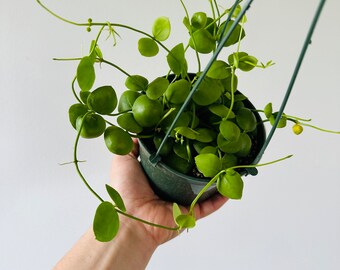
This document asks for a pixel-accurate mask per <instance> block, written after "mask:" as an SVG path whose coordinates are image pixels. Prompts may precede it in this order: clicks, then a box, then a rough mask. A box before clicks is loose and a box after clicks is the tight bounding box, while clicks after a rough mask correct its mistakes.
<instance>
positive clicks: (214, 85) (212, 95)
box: [192, 77, 224, 106]
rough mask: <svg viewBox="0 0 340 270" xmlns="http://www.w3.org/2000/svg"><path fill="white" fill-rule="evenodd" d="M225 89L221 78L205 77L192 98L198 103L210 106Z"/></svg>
mask: <svg viewBox="0 0 340 270" xmlns="http://www.w3.org/2000/svg"><path fill="white" fill-rule="evenodd" d="M223 91H224V88H223V86H222V84H221V82H220V80H215V79H211V78H209V77H205V78H204V79H203V81H202V83H201V84H200V86H199V87H198V89H197V91H196V92H195V94H194V95H193V97H192V98H193V100H194V102H195V103H196V104H198V105H201V106H208V105H210V104H212V103H214V102H215V101H217V100H218V99H219V98H220V97H221V95H222V93H223Z"/></svg>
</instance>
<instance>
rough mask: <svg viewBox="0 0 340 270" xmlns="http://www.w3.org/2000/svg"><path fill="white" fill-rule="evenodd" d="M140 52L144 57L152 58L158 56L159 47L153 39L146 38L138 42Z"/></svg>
mask: <svg viewBox="0 0 340 270" xmlns="http://www.w3.org/2000/svg"><path fill="white" fill-rule="evenodd" d="M138 51H139V52H140V54H141V55H143V56H146V57H152V56H155V55H157V54H158V52H159V47H158V45H157V43H156V42H155V41H154V40H153V39H151V38H146V37H144V38H141V39H140V40H139V41H138Z"/></svg>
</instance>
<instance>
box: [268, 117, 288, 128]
mask: <svg viewBox="0 0 340 270" xmlns="http://www.w3.org/2000/svg"><path fill="white" fill-rule="evenodd" d="M277 114H278V113H274V114H273V115H272V116H270V117H269V122H270V124H271V125H274V123H275V121H276V118H277ZM286 125H287V116H285V115H284V114H283V115H282V117H281V119H280V120H279V123H278V125H277V128H284V127H285V126H286Z"/></svg>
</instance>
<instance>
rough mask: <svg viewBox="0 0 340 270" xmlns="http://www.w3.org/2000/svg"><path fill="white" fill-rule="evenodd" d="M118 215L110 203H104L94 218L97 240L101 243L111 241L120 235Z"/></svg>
mask: <svg viewBox="0 0 340 270" xmlns="http://www.w3.org/2000/svg"><path fill="white" fill-rule="evenodd" d="M118 230H119V217H118V213H117V211H116V209H115V207H114V206H113V204H112V203H110V202H102V203H101V204H100V205H99V206H98V208H97V210H96V214H95V216H94V221H93V231H94V235H95V237H96V239H97V240H98V241H101V242H109V241H111V240H112V239H113V238H114V237H115V236H116V235H117V233H118Z"/></svg>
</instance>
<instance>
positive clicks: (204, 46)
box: [189, 28, 216, 54]
mask: <svg viewBox="0 0 340 270" xmlns="http://www.w3.org/2000/svg"><path fill="white" fill-rule="evenodd" d="M189 46H190V47H191V48H193V49H194V50H196V51H197V52H199V53H203V54H207V53H211V52H212V51H213V50H214V49H215V47H216V41H215V39H214V38H213V36H212V35H211V34H210V33H209V31H208V30H206V29H204V28H203V29H199V30H197V31H195V32H194V33H193V34H192V36H191V38H190V40H189Z"/></svg>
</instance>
